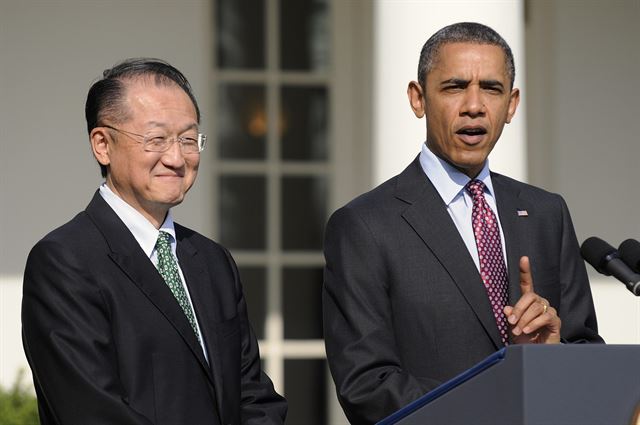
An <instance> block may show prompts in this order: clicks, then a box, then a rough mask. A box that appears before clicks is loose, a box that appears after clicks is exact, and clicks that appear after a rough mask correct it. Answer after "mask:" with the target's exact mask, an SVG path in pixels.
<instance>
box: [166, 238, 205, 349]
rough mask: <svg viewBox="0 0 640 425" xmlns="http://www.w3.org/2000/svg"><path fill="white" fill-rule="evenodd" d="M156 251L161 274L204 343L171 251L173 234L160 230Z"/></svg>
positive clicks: (197, 335)
mask: <svg viewBox="0 0 640 425" xmlns="http://www.w3.org/2000/svg"><path fill="white" fill-rule="evenodd" d="M156 252H157V253H158V271H159V272H160V275H161V276H162V278H163V279H164V281H165V282H166V283H167V285H168V286H169V289H171V292H172V293H173V296H174V297H176V300H177V301H178V304H180V307H182V311H184V314H185V315H186V316H187V319H188V320H189V323H191V327H192V328H193V331H194V332H195V333H196V337H198V341H200V342H201V343H202V341H201V340H200V333H199V332H198V327H197V326H196V319H195V316H194V314H193V309H192V308H191V303H190V302H189V298H188V297H187V292H186V291H185V290H184V286H182V279H180V273H178V263H177V262H176V260H175V258H174V257H173V253H172V252H171V235H170V234H169V233H167V232H160V234H159V235H158V241H157V242H156Z"/></svg>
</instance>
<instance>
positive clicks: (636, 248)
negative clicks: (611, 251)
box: [618, 239, 640, 273]
mask: <svg viewBox="0 0 640 425" xmlns="http://www.w3.org/2000/svg"><path fill="white" fill-rule="evenodd" d="M618 252H619V253H620V257H621V258H622V261H624V262H625V263H627V265H628V266H629V267H631V269H632V270H633V271H634V272H636V273H640V242H638V241H637V240H635V239H627V240H626V241H624V242H622V243H621V244H620V247H619V248H618Z"/></svg>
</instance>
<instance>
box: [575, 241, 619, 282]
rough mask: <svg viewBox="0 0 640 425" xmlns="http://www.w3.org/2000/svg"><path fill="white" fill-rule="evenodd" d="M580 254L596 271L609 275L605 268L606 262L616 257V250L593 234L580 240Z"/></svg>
mask: <svg viewBox="0 0 640 425" xmlns="http://www.w3.org/2000/svg"><path fill="white" fill-rule="evenodd" d="M580 254H581V255H582V258H584V259H585V261H586V262H587V263H589V264H591V266H593V268H594V269H596V270H597V271H598V273H602V274H603V275H605V276H611V273H609V272H608V271H607V269H606V265H607V263H608V262H609V261H611V260H612V259H613V258H618V251H617V250H616V249H615V248H614V247H612V246H611V245H609V244H608V243H606V242H605V241H603V240H602V239H600V238H597V237H595V236H592V237H590V238H588V239H587V240H585V241H584V242H582V246H581V247H580Z"/></svg>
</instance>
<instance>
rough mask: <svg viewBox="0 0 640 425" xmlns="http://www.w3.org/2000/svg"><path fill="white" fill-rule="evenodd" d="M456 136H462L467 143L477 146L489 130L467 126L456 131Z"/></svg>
mask: <svg viewBox="0 0 640 425" xmlns="http://www.w3.org/2000/svg"><path fill="white" fill-rule="evenodd" d="M456 134H457V135H458V136H460V138H461V139H462V140H463V141H464V142H465V143H469V144H476V143H480V142H481V141H482V140H483V139H484V136H485V134H487V129H486V128H484V127H481V126H466V127H462V128H460V129H459V130H458V131H456Z"/></svg>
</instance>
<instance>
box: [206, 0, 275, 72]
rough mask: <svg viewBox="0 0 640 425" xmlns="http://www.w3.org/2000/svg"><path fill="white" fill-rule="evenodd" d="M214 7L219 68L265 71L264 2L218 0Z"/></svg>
mask: <svg viewBox="0 0 640 425" xmlns="http://www.w3.org/2000/svg"><path fill="white" fill-rule="evenodd" d="M215 4H216V6H217V7H216V25H215V29H216V41H217V46H216V47H217V48H216V57H217V60H218V67H219V68H222V69H225V68H226V69H263V68H264V64H265V45H264V43H265V40H266V36H265V25H264V19H265V8H264V0H217V1H216V3H215Z"/></svg>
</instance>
